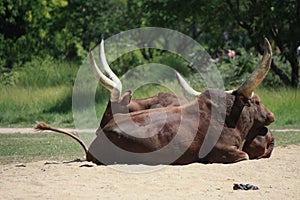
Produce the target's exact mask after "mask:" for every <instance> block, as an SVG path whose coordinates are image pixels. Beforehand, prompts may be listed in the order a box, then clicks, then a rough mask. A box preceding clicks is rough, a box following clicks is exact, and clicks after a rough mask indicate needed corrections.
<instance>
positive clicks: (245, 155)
mask: <svg viewBox="0 0 300 200" xmlns="http://www.w3.org/2000/svg"><path fill="white" fill-rule="evenodd" d="M102 45H103V44H102ZM102 52H103V51H102ZM100 53H101V51H100ZM103 54H104V52H103ZM90 56H91V57H90V58H91V63H92V69H93V71H94V74H95V75H96V77H97V78H98V80H99V81H100V82H101V84H103V85H104V86H105V87H107V88H108V89H109V90H110V91H111V98H110V102H109V105H108V107H107V110H106V112H105V113H106V114H104V117H103V119H102V121H101V125H100V128H99V129H98V130H97V134H98V137H97V138H96V140H94V142H93V143H92V144H91V146H90V148H89V149H87V148H86V147H85V145H84V144H83V142H82V141H81V145H82V146H83V147H84V148H85V151H86V155H87V160H89V161H93V162H95V163H97V164H102V163H103V164H113V163H145V164H188V163H192V162H204V163H232V162H237V161H241V160H247V159H249V158H263V157H269V156H270V155H271V152H272V149H273V146H274V138H273V136H272V133H271V132H270V131H269V130H268V128H266V127H265V126H267V125H269V124H270V123H272V122H273V121H274V115H273V114H272V113H271V112H270V111H269V110H268V109H266V108H265V107H264V106H263V105H262V104H261V101H260V98H259V97H258V96H257V95H254V94H253V91H254V89H255V88H256V87H257V86H258V85H259V84H260V82H261V81H262V80H263V78H264V77H265V75H266V74H267V72H268V70H269V67H270V63H271V48H270V45H269V43H268V41H267V40H266V41H265V53H264V57H263V60H262V64H261V65H260V66H259V67H258V68H257V69H256V70H255V71H254V72H253V73H252V75H251V76H250V77H249V78H248V79H247V80H246V81H245V82H244V83H243V84H242V85H241V86H240V87H239V88H238V89H237V90H235V91H233V92H231V93H229V92H223V91H220V90H207V91H205V92H203V93H202V94H200V95H199V96H197V97H196V99H195V100H193V101H191V102H189V103H187V102H185V104H181V103H180V104H178V99H177V96H176V95H174V94H172V93H161V94H162V95H161V96H160V95H157V96H155V97H151V98H147V99H141V100H131V96H130V94H129V93H128V94H125V96H124V95H123V97H120V93H121V84H120V81H119V79H117V77H116V76H114V75H111V74H113V73H110V71H109V70H110V69H109V67H108V65H107V67H106V68H105V67H104V68H103V69H102V72H101V71H100V70H99V69H98V67H96V65H95V61H94V59H93V56H92V54H90ZM102 58H105V57H104V56H103V55H102ZM103 60H105V59H102V61H103ZM103 63H104V65H105V64H106V63H105V62H102V64H103ZM97 70H98V71H97ZM222 96H224V98H212V97H222ZM169 97H170V100H167V101H165V100H166V99H168V98H169ZM224 100H225V106H226V109H225V110H226V111H225V112H224V113H223V114H224V115H225V116H226V119H225V124H223V123H218V122H219V121H218V119H214V118H215V117H216V118H218V115H217V116H215V115H213V114H212V113H213V112H212V110H213V109H218V108H219V106H221V105H222V104H224ZM163 101H165V102H167V103H165V104H163V103H162V102H163ZM153 107H160V108H153ZM150 108H153V109H150ZM124 109H125V110H126V109H127V112H129V113H126V112H124ZM107 113H108V115H107ZM113 113H114V114H113ZM221 115H222V113H221ZM211 120H216V121H215V123H213V124H210V122H211ZM132 122H133V123H132ZM220 127H221V129H220ZM36 128H37V129H41V130H44V129H49V130H54V131H58V132H63V133H66V132H64V131H61V130H58V129H54V128H52V127H50V126H47V125H46V124H43V123H40V124H38V125H37V127H36ZM209 128H210V129H212V132H213V133H216V134H210V135H209V134H207V133H208V129H209ZM179 132H180V134H178V133H179ZM218 132H221V133H220V135H217V133H218ZM66 134H68V133H66ZM176 135H179V136H176ZM216 136H218V138H217V139H214V137H216ZM73 137H74V136H73ZM206 137H207V138H208V143H211V145H212V147H211V149H210V152H207V153H208V154H204V155H203V156H201V155H200V153H199V152H200V151H201V147H202V146H205V145H207V143H206V144H204V141H205V139H206ZM107 138H108V139H109V140H107ZM75 139H77V141H78V140H80V139H78V138H75ZM213 141H215V143H213ZM112 144H113V145H112ZM169 144H171V145H169ZM116 146H117V147H116ZM165 147H166V148H165ZM120 149H121V150H120ZM162 149H163V151H161V152H160V153H154V154H151V152H158V151H160V150H162ZM124 152H125V153H124ZM127 152H131V154H128V153H127ZM174 158H176V159H174ZM172 159H173V160H172Z"/></svg>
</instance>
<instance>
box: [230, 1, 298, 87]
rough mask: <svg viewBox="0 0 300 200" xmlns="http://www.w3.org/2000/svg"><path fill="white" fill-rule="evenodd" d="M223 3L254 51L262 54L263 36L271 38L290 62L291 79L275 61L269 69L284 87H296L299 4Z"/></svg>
mask: <svg viewBox="0 0 300 200" xmlns="http://www.w3.org/2000/svg"><path fill="white" fill-rule="evenodd" d="M226 4H227V5H228V8H229V9H228V13H231V15H232V17H233V18H234V19H235V21H236V22H237V24H238V25H239V26H240V27H242V28H243V29H245V30H246V31H247V33H248V37H249V38H250V39H251V42H252V43H253V45H254V46H255V48H256V49H257V51H259V52H261V53H262V49H261V45H260V44H261V43H262V40H263V37H268V38H270V39H273V41H274V43H275V46H276V47H278V48H279V50H280V52H281V55H282V58H283V59H284V60H286V61H288V62H289V63H290V67H291V74H290V77H289V76H288V75H287V74H286V72H284V71H283V70H282V69H280V68H278V67H277V66H276V64H275V63H274V61H273V62H272V65H271V68H272V70H273V71H274V72H275V73H276V74H277V75H278V76H279V77H280V78H281V80H282V81H283V82H284V83H285V84H286V85H288V86H292V87H294V88H297V86H298V84H299V62H298V60H297V53H296V49H297V46H298V45H300V37H299V35H300V26H299V24H300V2H299V1H297V0H287V1H281V0H276V1H274V0H273V1H260V0H251V1H239V0H235V1H233V0H227V1H226Z"/></svg>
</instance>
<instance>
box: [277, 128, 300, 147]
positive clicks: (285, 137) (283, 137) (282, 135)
mask: <svg viewBox="0 0 300 200" xmlns="http://www.w3.org/2000/svg"><path fill="white" fill-rule="evenodd" d="M273 134H274V137H275V146H288V145H292V144H297V145H299V144H300V132H276V131H273Z"/></svg>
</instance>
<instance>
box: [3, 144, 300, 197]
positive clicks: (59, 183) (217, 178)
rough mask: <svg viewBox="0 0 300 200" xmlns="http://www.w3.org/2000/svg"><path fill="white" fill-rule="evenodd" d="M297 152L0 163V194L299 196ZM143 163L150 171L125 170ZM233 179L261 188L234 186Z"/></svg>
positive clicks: (291, 148)
mask: <svg viewBox="0 0 300 200" xmlns="http://www.w3.org/2000/svg"><path fill="white" fill-rule="evenodd" d="M299 152H300V146H295V145H294V146H288V147H278V148H275V151H274V153H273V155H272V157H271V158H270V159H261V160H251V161H244V162H239V163H235V164H227V165H225V164H208V165H204V164H198V163H195V164H190V165H186V166H159V167H153V166H152V167H149V166H144V165H133V166H128V165H115V166H114V167H109V166H95V165H93V164H92V163H89V162H79V161H77V162H69V163H68V162H64V163H63V162H47V161H39V162H34V163H25V164H13V165H12V164H11V165H2V166H0V199H84V198H90V199H300V189H299V186H300V156H299ZM116 168H118V169H116ZM145 169H146V170H150V171H148V172H146V173H129V172H128V171H134V172H137V171H139V170H145ZM151 170H152V171H151ZM234 183H244V184H246V183H250V184H253V185H256V186H258V187H259V190H248V191H241V190H233V188H232V187H233V184H234Z"/></svg>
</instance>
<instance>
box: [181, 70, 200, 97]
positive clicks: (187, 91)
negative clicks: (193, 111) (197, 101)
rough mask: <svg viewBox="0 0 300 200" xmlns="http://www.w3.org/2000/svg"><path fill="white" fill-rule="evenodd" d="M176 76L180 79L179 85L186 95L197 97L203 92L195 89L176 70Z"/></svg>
mask: <svg viewBox="0 0 300 200" xmlns="http://www.w3.org/2000/svg"><path fill="white" fill-rule="evenodd" d="M176 77H177V81H178V83H179V85H180V86H181V88H182V91H183V93H184V95H185V96H189V97H192V98H196V97H197V96H199V95H200V94H201V92H198V91H196V90H194V89H193V88H192V87H191V86H190V85H189V84H188V83H187V82H186V81H185V80H184V78H183V77H182V76H181V75H180V74H179V73H178V72H176Z"/></svg>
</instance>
